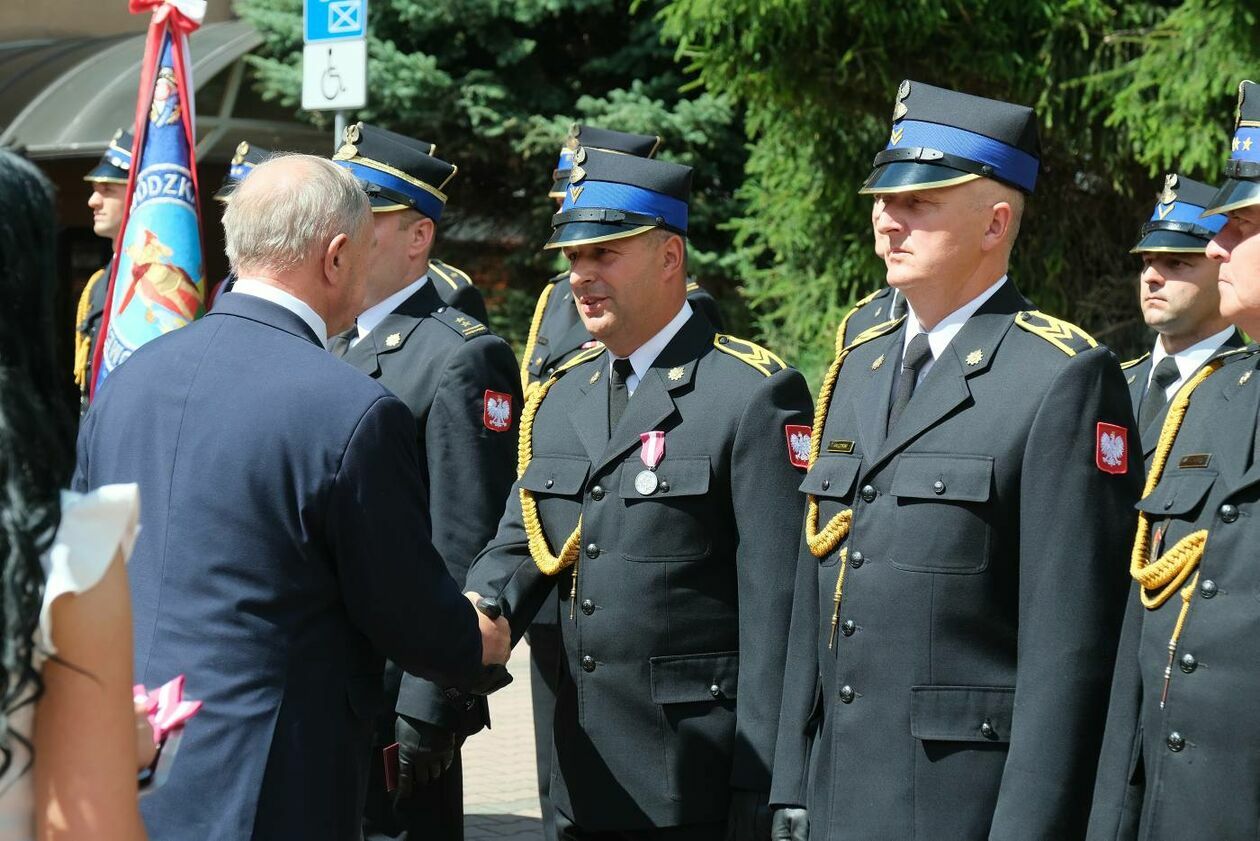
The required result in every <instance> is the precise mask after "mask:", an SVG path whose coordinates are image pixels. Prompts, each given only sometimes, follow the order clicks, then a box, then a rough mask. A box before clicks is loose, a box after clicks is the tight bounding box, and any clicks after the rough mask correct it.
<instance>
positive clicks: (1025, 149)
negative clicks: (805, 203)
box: [859, 79, 1041, 194]
mask: <svg viewBox="0 0 1260 841" xmlns="http://www.w3.org/2000/svg"><path fill="white" fill-rule="evenodd" d="M1040 149H1041V144H1040V141H1039V140H1038V137H1037V115H1036V113H1035V112H1034V111H1033V110H1032V109H1031V108H1028V107H1026V106H1023V105H1013V104H1011V103H1009V102H1001V101H999V100H996V99H985V98H983V97H979V96H972V95H970V94H966V93H959V92H957V91H951V90H946V89H945V88H938V87H934V86H932V85H926V84H924V83H922V82H914V81H911V80H909V79H907V80H905V81H903V82H902V83H901V85H900V86H899V87H898V88H897V102H896V105H895V107H894V110H893V124H892V132H891V134H890V135H889V139H888V145H887V147H886V148H885V149H884V151H882V152H880V153H879V154H878V155H876V156H875V162H874V167H875V169H874V171H873V172H871V174H870V175H869V176H868V177H867V179H866V183H865V184H863V185H862V189H861V190H860V191H859V192H861V193H866V194H872V193H903V192H909V191H911V190H928V189H936V188H940V187H950V186H953V185H954V184H962V183H965V182H967V181H974V180H975V179H977V178H990V179H993V180H994V181H999V182H1001V183H1003V184H1006V185H1008V186H1010V187H1014V188H1015V189H1017V190H1020V191H1022V192H1024V193H1032V192H1033V190H1034V188H1035V187H1036V186H1037V174H1038V171H1039V170H1040V168H1041V151H1040Z"/></svg>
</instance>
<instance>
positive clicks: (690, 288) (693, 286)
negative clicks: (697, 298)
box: [687, 280, 700, 295]
mask: <svg viewBox="0 0 1260 841" xmlns="http://www.w3.org/2000/svg"><path fill="white" fill-rule="evenodd" d="M699 291H700V284H698V283H696V282H695V281H694V280H689V281H687V294H688V295H690V294H691V293H692V292H699Z"/></svg>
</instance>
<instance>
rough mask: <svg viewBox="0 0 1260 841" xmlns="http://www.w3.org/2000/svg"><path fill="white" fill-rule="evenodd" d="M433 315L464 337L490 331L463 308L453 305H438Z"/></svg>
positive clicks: (474, 336)
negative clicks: (459, 308)
mask: <svg viewBox="0 0 1260 841" xmlns="http://www.w3.org/2000/svg"><path fill="white" fill-rule="evenodd" d="M433 317H434V318H436V319H437V320H438V321H440V322H442V323H443V324H445V325H446V326H447V327H449V328H451V329H452V330H454V331H455V332H456V333H458V334H459V335H461V336H463V337H464V338H465V339H475V338H476V337H477V336H480V335H482V334H483V333H488V332H490V328H489V327H487V326H486V325H484V324H482V323H481V322H480V321H478V320H477V319H475V318H473V317H472V316H471V315H468V314H467V313H465V312H464V311H463V310H457V309H455V308H454V307H439V308H438V309H437V310H435V311H434V313H433Z"/></svg>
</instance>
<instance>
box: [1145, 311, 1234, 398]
mask: <svg viewBox="0 0 1260 841" xmlns="http://www.w3.org/2000/svg"><path fill="white" fill-rule="evenodd" d="M1233 334H1234V328H1233V327H1226V328H1225V329H1224V330H1222V331H1221V332H1219V333H1217V334H1215V335H1212V336H1208V337H1207V338H1206V339H1204V340H1203V341H1201V342H1196V343H1195V344H1192V345H1190V347H1188V348H1186V349H1185V350H1183V351H1179V352H1178V353H1174V354H1172V358H1173V362H1176V363H1177V379H1176V380H1175V381H1174V382H1172V383H1170V384H1169V386H1168V388H1166V389H1164V397H1165V398H1167V399H1168V400H1172V399H1173V395H1174V394H1176V393H1177V389H1179V388H1181V386H1182V385H1183V384H1184V383H1185V381H1186V380H1188V379H1190V378H1191V377H1193V376H1194V372H1195V371H1197V370H1199V369H1200V368H1202V367H1203V365H1204V364H1205V363H1206V362H1207V361H1208V359H1210V358H1211V357H1212V354H1214V353H1216V352H1217V351H1218V350H1220V348H1221V345H1223V344H1225V343H1226V342H1228V341H1229V337H1230V336H1232V335H1233ZM1165 356H1168V351H1166V350H1164V342H1163V340H1162V339H1156V340H1155V349H1154V350H1152V351H1151V370H1150V373H1148V374H1147V375H1146V387H1147V388H1150V387H1151V377H1152V376H1154V374H1155V366H1156V365H1158V364H1159V363H1160V362H1161V361H1163V359H1164V357H1165Z"/></svg>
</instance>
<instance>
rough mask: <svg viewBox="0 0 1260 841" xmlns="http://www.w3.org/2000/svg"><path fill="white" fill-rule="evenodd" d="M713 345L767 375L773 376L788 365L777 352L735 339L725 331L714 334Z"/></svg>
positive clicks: (745, 340) (744, 340)
mask: <svg viewBox="0 0 1260 841" xmlns="http://www.w3.org/2000/svg"><path fill="white" fill-rule="evenodd" d="M713 346H714V347H715V348H717V349H718V350H720V351H722V353H725V354H729V355H730V356H733V357H735V358H736V359H738V360H741V361H742V362H745V363H747V364H748V365H751V366H752V367H753V368H756V369H757V370H758V371H760V372H761V373H762V374H763V375H765V376H767V377H770V376H773V375H774V374H777V373H778V372H780V371H782V370H783V369H784V368H786V367H788V364H787V363H786V362H784V361H783V360H782V359H780V358H779V356H778V355H777V354H775V353H772V352H771V351H768V350H766V349H765V348H763V347H762V346H761V345H759V344H756V343H754V342H750V341H748V340H747V339H737V338H736V337H734V336H731V335H728V334H726V333H718V334H717V335H716V336H714V337H713Z"/></svg>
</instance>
